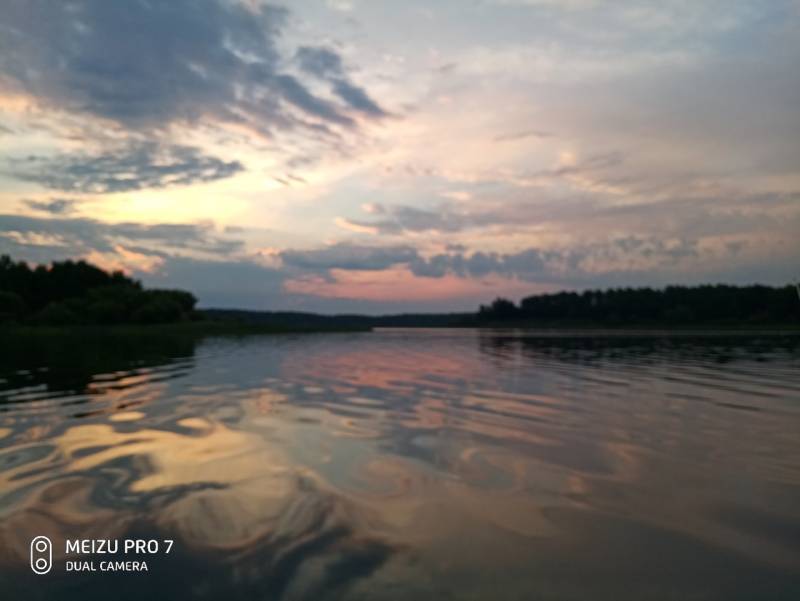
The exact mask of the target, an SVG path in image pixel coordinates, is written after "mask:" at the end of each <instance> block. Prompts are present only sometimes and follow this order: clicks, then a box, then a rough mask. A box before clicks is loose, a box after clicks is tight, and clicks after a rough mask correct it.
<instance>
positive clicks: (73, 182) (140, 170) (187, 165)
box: [11, 142, 244, 194]
mask: <svg viewBox="0 0 800 601" xmlns="http://www.w3.org/2000/svg"><path fill="white" fill-rule="evenodd" d="M11 169H12V175H13V176H14V177H16V178H17V179H20V180H23V181H29V182H34V183H36V184H39V185H40V186H43V187H45V188H49V189H52V190H61V191H64V192H79V193H82V194H102V193H109V192H128V191H131V190H140V189H143V188H164V187H167V186H179V185H187V184H192V183H197V182H209V181H214V180H218V179H223V178H227V177H231V176H232V175H235V174H236V173H238V172H240V171H242V170H243V169H244V167H243V166H242V164H241V163H240V162H239V161H223V160H221V159H218V158H216V157H212V156H207V155H204V154H203V153H202V152H201V151H200V150H198V149H197V148H192V147H189V146H169V145H159V144H156V143H153V142H147V143H139V144H133V145H129V146H125V147H122V148H118V149H114V150H107V151H105V152H102V153H99V154H64V155H57V156H54V157H38V156H30V157H27V158H26V159H15V160H13V161H11Z"/></svg>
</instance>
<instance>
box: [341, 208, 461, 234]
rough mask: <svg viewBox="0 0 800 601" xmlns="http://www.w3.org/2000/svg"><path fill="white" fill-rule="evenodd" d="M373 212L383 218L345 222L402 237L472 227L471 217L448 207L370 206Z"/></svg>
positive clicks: (346, 220)
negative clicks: (403, 234)
mask: <svg viewBox="0 0 800 601" xmlns="http://www.w3.org/2000/svg"><path fill="white" fill-rule="evenodd" d="M370 212H371V213H372V214H374V215H380V216H381V217H380V218H379V219H374V220H371V221H365V220H358V219H345V220H343V221H344V223H347V224H350V225H353V226H356V227H359V228H370V229H373V230H375V231H376V232H378V233H381V234H400V233H403V232H428V231H439V232H457V231H460V230H462V229H466V228H467V227H470V225H471V224H472V221H473V219H472V217H470V216H469V215H467V214H464V213H458V212H455V211H452V210H450V209H448V208H447V207H444V206H442V207H439V208H435V209H420V208H418V207H412V206H408V205H396V206H391V207H386V206H384V205H381V204H372V205H370Z"/></svg>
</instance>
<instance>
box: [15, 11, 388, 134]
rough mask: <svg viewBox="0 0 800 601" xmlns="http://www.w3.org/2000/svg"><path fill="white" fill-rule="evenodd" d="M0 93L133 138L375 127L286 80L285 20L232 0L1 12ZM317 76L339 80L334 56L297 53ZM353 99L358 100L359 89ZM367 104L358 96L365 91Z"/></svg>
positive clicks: (347, 106)
mask: <svg viewBox="0 0 800 601" xmlns="http://www.w3.org/2000/svg"><path fill="white" fill-rule="evenodd" d="M2 10H3V35H2V36H0V90H2V89H11V90H12V91H15V92H22V93H27V94H29V95H31V96H33V97H35V98H36V99H38V100H39V101H40V102H41V103H43V104H45V105H48V106H50V107H55V108H57V109H62V110H65V111H68V112H72V113H81V114H89V115H92V116H96V117H101V118H104V119H108V120H111V121H114V122H116V123H118V124H120V125H122V126H124V127H126V128H129V129H136V130H141V129H155V130H160V129H163V128H164V127H165V126H167V125H169V124H170V123H175V122H183V123H186V122H191V123H196V122H200V121H202V122H204V123H207V122H208V121H215V122H229V123H230V122H232V123H239V124H246V125H249V126H252V127H253V128H256V129H258V130H260V131H263V132H265V133H268V132H270V131H272V130H274V129H275V128H278V129H286V128H294V127H314V126H315V124H319V123H327V124H333V125H342V126H352V125H353V124H354V121H353V120H352V118H350V117H349V116H348V115H347V114H346V113H347V111H349V110H357V111H360V112H361V113H362V114H365V115H367V116H373V115H377V114H378V111H375V110H374V109H375V108H377V105H374V106H372V107H371V108H370V109H369V110H366V109H365V107H367V106H369V104H370V103H371V102H372V101H371V100H370V103H365V102H364V98H367V99H368V97H367V96H366V93H364V98H359V97H358V93H355V94H354V93H352V91H350V90H349V89H348V90H347V91H346V93H345V94H344V95H343V94H342V93H340V92H341V90H340V91H339V92H334V94H335V95H337V96H339V97H342V98H344V101H345V103H344V104H342V105H340V106H335V105H334V104H333V102H332V101H328V100H324V99H322V98H320V97H318V96H316V95H315V94H314V93H312V92H311V91H310V90H309V89H308V88H307V87H306V86H305V85H304V84H303V83H301V82H300V81H299V80H297V79H296V78H295V77H293V76H292V75H290V74H288V73H286V72H285V70H284V66H285V65H287V64H291V63H292V61H291V60H289V59H290V58H291V57H286V56H284V55H283V50H282V47H281V46H280V44H279V43H278V41H279V38H280V37H281V35H282V31H283V29H284V27H285V25H286V23H287V17H288V11H287V9H285V8H282V7H276V6H271V5H267V4H263V3H255V2H253V3H250V2H238V1H235V0H170V1H164V0H158V1H153V2H144V1H132V2H124V3H121V2H108V1H107V0H74V1H71V2H55V3H54V2H49V1H47V0H6V1H5V2H3V9H2ZM297 60H298V62H299V63H300V65H301V67H302V68H303V69H304V70H305V71H306V72H310V73H314V72H317V73H327V74H337V75H339V74H341V73H342V71H343V67H342V64H341V59H340V57H338V55H336V54H334V53H333V52H332V51H324V50H322V49H313V48H305V49H301V50H300V51H298V53H297ZM354 89H357V88H354ZM362 92H363V90H362ZM372 104H374V103H372Z"/></svg>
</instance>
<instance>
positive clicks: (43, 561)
mask: <svg viewBox="0 0 800 601" xmlns="http://www.w3.org/2000/svg"><path fill="white" fill-rule="evenodd" d="M52 567H53V543H51V542H50V539H49V538H47V537H46V536H37V537H36V538H34V539H33V540H32V541H31V569H32V570H33V571H34V572H36V573H37V574H47V572H49V571H50V568H52Z"/></svg>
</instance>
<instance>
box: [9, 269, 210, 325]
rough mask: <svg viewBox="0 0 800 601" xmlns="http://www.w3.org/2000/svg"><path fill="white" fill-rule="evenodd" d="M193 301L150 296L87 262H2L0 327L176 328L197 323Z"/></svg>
mask: <svg viewBox="0 0 800 601" xmlns="http://www.w3.org/2000/svg"><path fill="white" fill-rule="evenodd" d="M196 302H197V301H196V299H195V297H194V295H192V294H191V293H190V292H185V291H183V290H146V289H144V288H143V287H142V285H141V283H140V282H138V281H137V280H134V279H131V278H129V277H127V276H126V275H125V274H124V273H122V272H121V271H114V272H111V273H109V272H107V271H104V270H102V269H100V268H99V267H96V266H94V265H91V264H89V263H87V262H86V261H62V262H54V263H52V264H50V265H38V266H36V267H33V268H32V267H30V266H29V265H28V264H27V263H25V262H22V261H20V262H15V261H13V260H12V259H11V258H10V257H9V256H7V255H3V256H0V323H2V322H16V323H24V324H29V325H39V324H43V325H58V326H62V325H106V324H125V323H133V324H152V323H174V322H180V321H188V320H191V319H196V318H197V317H198V314H197V313H196V312H195V311H194V306H195V303H196Z"/></svg>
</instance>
